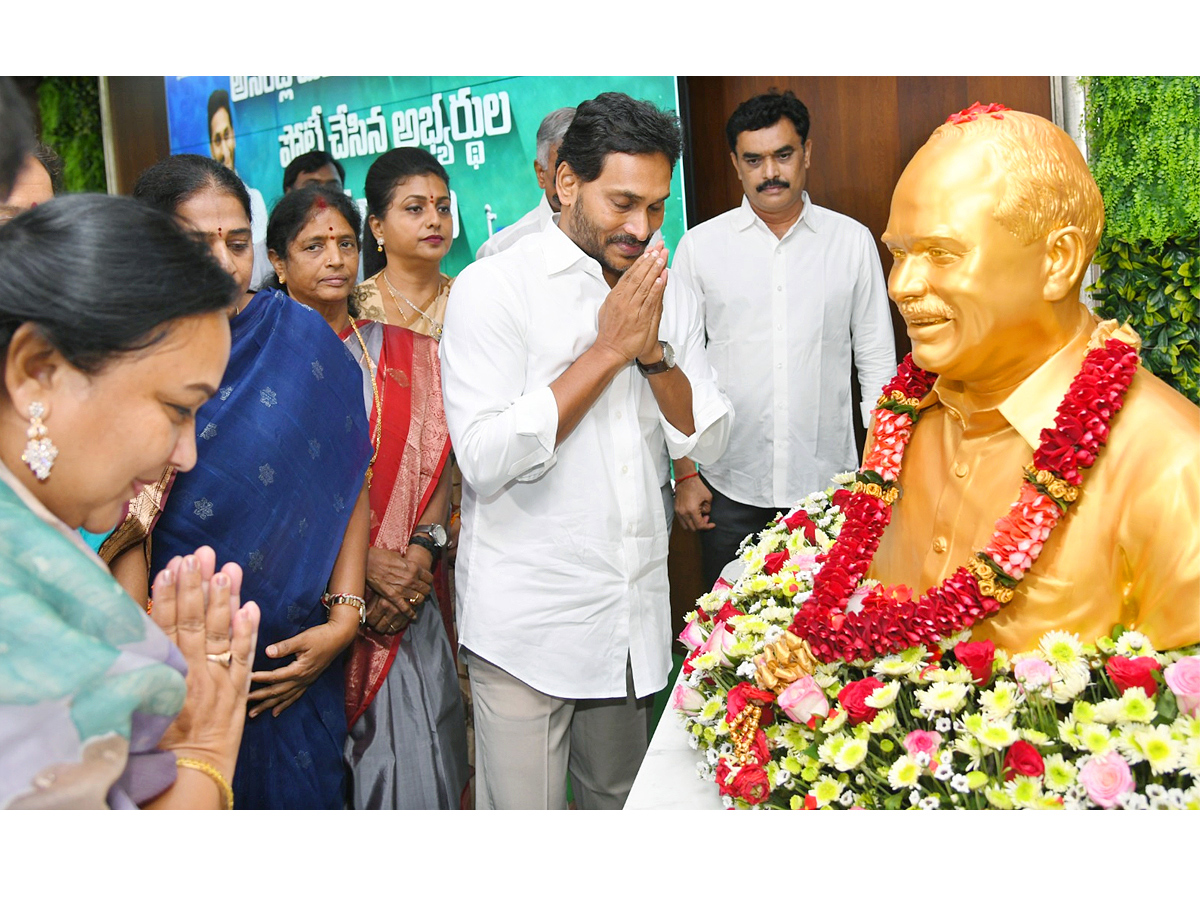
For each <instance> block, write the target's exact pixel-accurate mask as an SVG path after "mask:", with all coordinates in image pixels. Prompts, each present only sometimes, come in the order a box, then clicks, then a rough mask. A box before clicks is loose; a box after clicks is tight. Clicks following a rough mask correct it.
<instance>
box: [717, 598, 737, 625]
mask: <svg viewBox="0 0 1200 900" xmlns="http://www.w3.org/2000/svg"><path fill="white" fill-rule="evenodd" d="M741 615H744V613H743V612H742V611H741V610H740V609H738V608H737V607H736V606H734V605H733V604H732V603H730V602H729V601H728V600H726V601H725V605H724V606H722V607H721V608H720V609H719V610H717V616H716V621H717V622H718V623H720V622H724V621H726V620H727V619H732V618H733V617H734V616H741Z"/></svg>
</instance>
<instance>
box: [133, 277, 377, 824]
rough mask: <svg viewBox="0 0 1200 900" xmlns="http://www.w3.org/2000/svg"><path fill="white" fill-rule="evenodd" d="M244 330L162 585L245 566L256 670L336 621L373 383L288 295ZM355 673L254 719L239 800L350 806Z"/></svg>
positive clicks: (172, 517) (335, 676) (190, 480)
mask: <svg viewBox="0 0 1200 900" xmlns="http://www.w3.org/2000/svg"><path fill="white" fill-rule="evenodd" d="M230 325H231V332H232V349H231V352H230V357H229V366H228V367H227V368H226V370H225V378H224V381H223V383H222V385H221V388H220V390H219V391H218V392H217V394H216V396H214V397H213V398H212V399H211V400H210V401H209V402H208V403H206V404H205V405H204V406H203V407H201V409H200V411H199V412H198V413H197V415H196V436H197V439H196V443H197V454H198V461H197V463H196V466H195V468H193V469H192V470H191V471H190V472H181V473H180V474H179V476H178V477H177V478H176V480H175V484H174V486H173V487H172V488H171V492H170V495H169V496H168V498H167V502H166V506H165V508H164V510H163V513H162V516H161V518H160V519H159V521H158V523H157V525H156V526H155V528H154V536H153V542H152V556H151V579H153V577H154V575H156V574H157V573H158V572H159V571H160V570H161V569H162V568H163V567H165V566H166V564H167V563H168V562H169V561H170V560H171V558H172V557H174V556H177V555H182V554H186V553H191V552H192V551H193V550H194V549H195V548H196V547H198V546H201V545H203V544H209V545H211V546H212V547H213V549H214V550H216V552H217V559H219V560H221V561H222V562H225V561H233V562H236V563H238V564H239V565H241V567H242V570H243V572H244V573H245V575H244V580H243V586H242V599H243V601H246V600H253V601H255V602H256V603H257V604H258V605H259V607H261V609H262V624H261V626H260V628H259V633H258V649H257V652H256V656H255V661H254V669H255V671H262V670H265V669H277V668H281V667H282V666H284V665H286V664H287V663H289V662H291V661H292V660H293V659H294V657H292V656H287V657H284V658H282V659H275V660H272V659H269V658H267V656H266V655H265V653H264V652H263V651H264V650H265V648H266V647H267V646H268V645H270V644H272V643H275V642H277V641H281V640H284V639H286V638H290V637H294V636H295V635H297V634H299V633H300V632H301V631H304V630H305V629H308V628H312V627H313V626H316V625H320V624H322V623H323V622H325V620H326V616H327V614H326V611H325V608H324V606H322V604H321V596H322V594H323V593H324V591H325V589H326V586H327V584H328V581H329V576H330V573H331V572H332V571H333V565H334V562H335V560H336V559H337V555H338V551H339V549H340V548H341V544H342V538H343V536H344V534H345V531H346V525H347V523H348V522H349V519H350V513H351V511H352V510H353V508H354V504H355V501H356V500H357V498H358V494H359V490H360V489H361V487H362V483H363V475H364V473H365V472H366V468H367V461H368V459H369V458H370V455H371V444H370V440H369V437H368V434H367V421H366V413H365V411H364V409H363V402H362V396H363V386H362V385H363V377H362V372H361V370H360V369H359V367H358V364H357V363H356V362H355V361H354V358H353V357H352V356H351V355H350V353H349V351H347V350H346V348H345V346H344V345H343V344H342V342H341V341H340V340H338V337H337V335H336V334H334V333H333V329H331V328H330V327H329V325H327V324H326V322H325V320H324V319H323V318H322V317H321V316H320V315H319V314H318V313H316V312H314V311H313V310H311V309H309V308H308V307H306V306H303V305H301V304H300V303H297V302H296V301H294V300H292V299H291V298H289V297H287V296H286V295H285V294H282V293H280V292H278V291H271V290H264V291H260V292H259V293H258V294H257V295H256V296H255V298H254V300H253V301H252V302H251V303H250V304H249V305H248V306H247V307H246V309H245V310H243V311H242V313H241V314H239V315H238V316H236V317H235V318H234V319H233V320H232V322H231V323H230ZM345 738H346V713H345V696H344V687H343V665H342V661H341V660H340V659H339V660H335V661H334V662H333V664H332V665H330V666H329V667H328V668H327V669H326V670H325V671H324V672H323V673H322V674H321V675H320V676H319V677H318V678H317V680H316V681H315V682H313V683H312V684H311V685H309V687H308V689H307V690H306V691H305V692H304V695H303V696H302V697H301V698H300V699H299V700H297V701H296V702H295V703H294V704H292V705H291V706H290V707H288V708H287V709H285V710H284V711H283V712H282V713H281V714H280V715H279V716H278V717H276V716H274V715H271V713H270V712H267V713H265V714H263V715H260V716H256V717H255V718H253V719H247V721H246V731H245V735H244V737H243V738H242V748H241V752H240V753H239V755H238V762H237V771H236V774H235V776H234V782H233V789H234V794H235V796H236V798H237V800H236V802H237V805H238V807H239V808H242V809H336V808H341V807H342V806H344V804H345V796H344V790H345V787H344V780H345V775H344V769H343V765H342V746H343V744H344V742H345Z"/></svg>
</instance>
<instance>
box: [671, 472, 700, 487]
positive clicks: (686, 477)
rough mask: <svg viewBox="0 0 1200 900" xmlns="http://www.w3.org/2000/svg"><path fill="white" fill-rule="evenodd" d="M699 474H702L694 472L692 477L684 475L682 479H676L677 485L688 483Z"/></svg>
mask: <svg viewBox="0 0 1200 900" xmlns="http://www.w3.org/2000/svg"><path fill="white" fill-rule="evenodd" d="M699 474H700V473H699V472H693V473H692V474H691V475H684V476H683V477H682V478H676V479H675V483H676V484H679V482H681V481H687V480H688V479H689V478H695V477H696V476H697V475H699Z"/></svg>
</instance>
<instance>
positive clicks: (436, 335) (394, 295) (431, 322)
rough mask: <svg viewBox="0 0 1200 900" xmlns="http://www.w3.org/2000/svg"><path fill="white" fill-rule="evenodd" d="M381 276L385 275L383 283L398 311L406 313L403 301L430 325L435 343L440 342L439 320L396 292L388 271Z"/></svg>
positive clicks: (440, 328)
mask: <svg viewBox="0 0 1200 900" xmlns="http://www.w3.org/2000/svg"><path fill="white" fill-rule="evenodd" d="M381 274H382V275H383V283H384V284H386V285H387V289H388V292H389V293H390V294H391V295H392V302H393V303H395V304H396V309H398V310H400V312H401V313H403V312H404V309H403V307H401V306H400V300H403V301H404V302H405V303H407V304H408V307H409V309H411V310H412V311H413V312H415V313H416V314H417V315H418V316H420V317H421V318H422V319H424V320H425V321H426V322H428V323H429V336H430V337H432V338H433V339H434V340H435V341H440V340H441V339H442V326H441V324H440V323H439V322H438V321H437V320H435V319H432V318H430V317H429V316H427V315H426V314H425V313H424V312H423V311H422V310H421V309H420V308H418V307H417V306H416V305H415V304H414V303H413V302H412V301H411V300H409V299H408V298H407V297H405V296H404V295H403V294H401V293H400V292H399V291H398V290H396V289H395V288H394V287H392V283H391V282H390V281H388V277H387V269H384V270H383V271H382V273H381ZM438 293H441V291H439V292H438ZM397 297H399V298H400V300H397V299H396V298H397ZM433 298H434V300H436V299H437V294H434V295H433Z"/></svg>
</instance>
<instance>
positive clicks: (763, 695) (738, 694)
mask: <svg viewBox="0 0 1200 900" xmlns="http://www.w3.org/2000/svg"><path fill="white" fill-rule="evenodd" d="M751 701H758V702H759V703H761V704H762V707H763V715H762V718H761V719H760V720H759V724H760V725H762V726H763V727H766V726H767V725H770V724H771V722H772V721H774V719H775V714H774V712H773V711H772V709H771V704H773V703H774V702H775V694H774V693H772V692H771V691H760V690H759V689H758V688H756V687H755V686H754V685H752V684H751V683H750V682H748V681H743V682H741V683H739V684H735V685H734V686H733V687H732V688H730V689H729V695H728V696H727V697H726V698H725V721H726V722H732V721H733V720H734V719H736V718H737V716H738V713H740V712H741V711H742V710H743V709H745V708H746V704H747V703H750V702H751Z"/></svg>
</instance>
